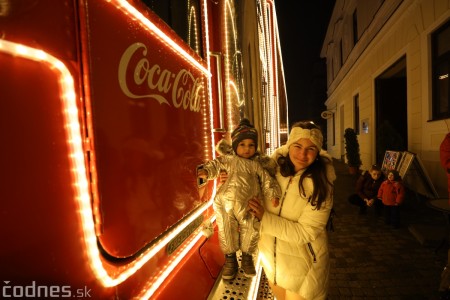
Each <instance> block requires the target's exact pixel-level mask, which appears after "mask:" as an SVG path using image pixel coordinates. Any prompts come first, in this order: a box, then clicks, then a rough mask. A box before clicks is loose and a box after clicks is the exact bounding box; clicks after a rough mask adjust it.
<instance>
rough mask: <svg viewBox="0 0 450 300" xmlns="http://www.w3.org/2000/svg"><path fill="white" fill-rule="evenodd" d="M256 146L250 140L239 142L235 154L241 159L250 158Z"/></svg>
mask: <svg viewBox="0 0 450 300" xmlns="http://www.w3.org/2000/svg"><path fill="white" fill-rule="evenodd" d="M255 152H256V144H255V142H254V141H253V140H252V139H245V140H242V141H240V142H239V144H238V145H237V148H236V154H237V155H238V156H240V157H243V158H250V157H252V156H253V155H255Z"/></svg>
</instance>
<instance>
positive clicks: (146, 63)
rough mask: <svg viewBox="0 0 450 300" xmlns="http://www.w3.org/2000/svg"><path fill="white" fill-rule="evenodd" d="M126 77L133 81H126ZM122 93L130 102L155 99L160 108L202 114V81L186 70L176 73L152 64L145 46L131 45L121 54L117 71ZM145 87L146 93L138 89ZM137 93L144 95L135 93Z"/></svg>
mask: <svg viewBox="0 0 450 300" xmlns="http://www.w3.org/2000/svg"><path fill="white" fill-rule="evenodd" d="M127 76H132V80H128V81H127ZM118 77H119V85H120V89H121V90H122V92H123V93H124V94H125V95H126V96H127V97H129V98H131V99H141V98H148V99H154V100H156V101H158V102H159V104H167V105H169V106H172V105H173V107H175V108H182V109H185V110H187V109H189V110H190V111H194V112H199V111H200V97H201V91H202V90H203V81H202V79H201V78H200V77H194V75H193V74H192V73H191V72H189V71H188V70H186V69H181V70H179V71H178V72H174V71H172V70H170V69H168V68H166V69H165V68H162V67H161V66H160V65H159V64H157V63H156V62H154V61H152V57H151V54H149V53H148V50H147V46H146V45H145V44H143V43H134V44H132V45H130V46H129V47H128V48H127V49H126V50H125V51H124V53H123V54H122V57H121V58H120V63H119V70H118ZM143 85H145V89H136V88H135V87H140V86H143ZM137 90H139V91H141V92H139V93H138V92H136V91H137Z"/></svg>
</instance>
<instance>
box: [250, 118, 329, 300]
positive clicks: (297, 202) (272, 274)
mask: <svg viewBox="0 0 450 300" xmlns="http://www.w3.org/2000/svg"><path fill="white" fill-rule="evenodd" d="M322 141H323V136H322V132H321V131H320V129H319V128H318V127H317V126H316V125H315V124H314V123H312V122H299V123H296V124H294V125H293V126H292V130H291V132H290V135H289V140H288V142H287V143H286V145H284V146H282V147H281V148H279V149H277V150H276V151H275V152H274V154H273V156H272V157H273V158H274V159H275V160H276V161H277V163H278V166H279V167H278V171H277V174H276V179H277V181H278V183H279V184H280V186H281V190H282V195H283V196H282V197H281V199H280V205H279V207H276V208H275V207H272V206H271V205H268V203H267V201H264V205H261V203H260V202H258V201H255V200H251V201H250V203H249V207H250V212H251V213H252V214H253V215H254V216H256V217H257V218H258V219H259V220H261V224H260V226H261V230H260V234H261V239H260V242H259V256H260V258H261V264H262V266H263V269H264V272H265V274H266V276H267V279H268V281H269V285H270V287H271V288H272V292H273V293H274V295H275V297H276V299H280V300H294V299H295V300H300V299H314V300H318V299H326V298H327V293H328V283H329V270H330V263H329V253H328V237H327V231H326V225H327V222H328V219H329V216H330V212H331V209H332V207H333V182H334V180H335V179H336V175H335V172H334V167H333V164H332V159H331V157H330V156H329V155H328V154H327V153H326V152H325V151H324V150H322Z"/></svg>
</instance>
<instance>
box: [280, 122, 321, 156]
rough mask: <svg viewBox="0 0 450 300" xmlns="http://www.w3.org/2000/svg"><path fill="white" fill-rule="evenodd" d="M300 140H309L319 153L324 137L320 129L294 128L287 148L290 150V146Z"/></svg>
mask: <svg viewBox="0 0 450 300" xmlns="http://www.w3.org/2000/svg"><path fill="white" fill-rule="evenodd" d="M299 139H309V140H310V141H311V142H312V143H313V144H314V145H316V147H317V149H318V150H319V152H320V150H322V143H323V136H322V132H321V131H320V130H319V129H315V128H313V129H303V128H300V127H294V128H292V130H291V133H290V134H289V140H288V141H287V143H286V146H287V147H288V148H289V146H291V145H292V144H293V143H295V142H297V141H298V140H299Z"/></svg>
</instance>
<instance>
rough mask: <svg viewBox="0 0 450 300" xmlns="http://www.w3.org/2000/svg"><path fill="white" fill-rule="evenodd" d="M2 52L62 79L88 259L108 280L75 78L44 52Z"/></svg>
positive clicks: (13, 48) (12, 47)
mask: <svg viewBox="0 0 450 300" xmlns="http://www.w3.org/2000/svg"><path fill="white" fill-rule="evenodd" d="M0 51H2V52H6V53H8V54H11V55H13V56H18V57H22V58H25V59H29V60H32V61H36V62H42V63H44V64H46V65H48V66H49V67H50V69H52V70H54V71H55V73H56V75H57V76H58V77H59V86H60V98H61V103H62V105H63V109H64V111H63V115H64V119H65V126H64V128H65V130H66V134H67V137H68V139H67V143H68V146H69V149H70V154H69V157H70V161H71V164H72V175H73V176H74V186H75V199H76V201H77V204H78V207H79V211H78V213H79V215H80V217H81V222H82V226H83V234H84V241H85V244H86V250H87V252H88V253H87V254H88V255H87V256H88V259H89V263H90V265H92V266H93V268H92V269H93V271H94V272H95V275H96V276H97V277H98V278H105V277H106V278H108V275H107V273H106V271H105V270H104V268H103V266H102V263H101V261H100V259H99V256H100V253H99V251H98V249H97V238H96V235H95V226H94V222H93V219H92V209H91V201H90V200H91V198H90V195H89V189H88V187H89V185H88V179H87V175H86V169H85V161H84V151H83V145H82V144H83V142H82V136H81V130H80V124H79V122H78V108H77V104H76V99H75V95H76V94H75V86H74V80H73V77H72V75H71V73H70V71H69V70H68V69H67V67H66V66H65V65H64V63H62V62H61V61H60V60H58V59H57V58H55V57H53V56H52V55H50V54H48V53H46V52H44V51H42V50H38V49H34V48H31V47H27V46H24V45H21V44H16V43H13V42H8V41H5V40H0Z"/></svg>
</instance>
